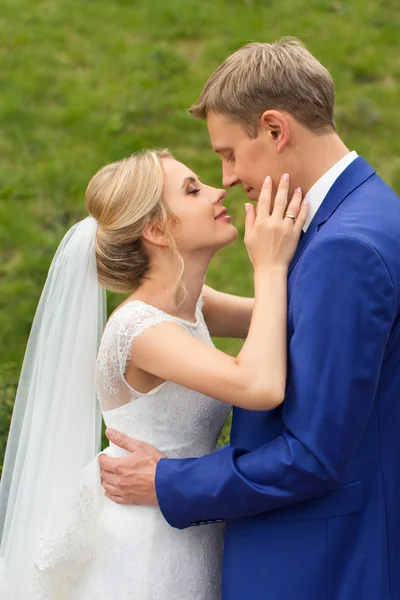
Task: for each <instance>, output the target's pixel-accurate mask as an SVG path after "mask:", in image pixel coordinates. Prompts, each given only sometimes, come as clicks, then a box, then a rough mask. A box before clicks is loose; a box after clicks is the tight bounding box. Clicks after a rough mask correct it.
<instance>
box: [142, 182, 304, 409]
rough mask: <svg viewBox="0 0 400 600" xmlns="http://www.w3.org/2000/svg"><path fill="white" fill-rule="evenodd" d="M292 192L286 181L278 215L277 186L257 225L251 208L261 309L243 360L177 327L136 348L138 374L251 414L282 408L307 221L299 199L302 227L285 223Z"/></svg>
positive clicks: (154, 332)
mask: <svg viewBox="0 0 400 600" xmlns="http://www.w3.org/2000/svg"><path fill="white" fill-rule="evenodd" d="M288 187H289V184H288V182H287V181H283V182H282V183H281V185H280V187H279V189H278V193H277V197H276V199H275V206H274V210H273V211H272V214H271V215H270V206H271V193H272V191H271V183H270V182H268V183H267V184H266V185H265V186H264V188H263V191H262V193H261V195H260V199H259V204H258V211H257V217H256V216H255V213H254V209H253V206H252V205H249V207H250V208H249V211H248V215H247V218H246V235H245V244H246V247H247V250H248V252H249V255H250V259H251V261H252V263H253V265H254V273H255V275H254V283H255V301H254V310H253V316H252V320H251V324H250V329H249V333H248V336H247V339H246V341H245V343H244V345H243V348H242V350H241V351H240V353H239V354H238V356H237V357H236V358H233V357H231V356H229V355H227V354H225V353H223V352H221V351H219V350H217V349H216V348H214V347H212V346H209V345H208V344H205V343H203V342H202V341H200V340H198V339H196V338H194V337H193V336H192V335H190V334H189V333H188V332H187V331H186V330H184V329H183V328H182V327H181V326H179V325H178V324H176V323H161V324H159V325H158V326H157V327H156V328H152V329H149V330H146V331H145V332H143V333H142V334H141V335H140V336H138V337H136V338H134V340H133V341H132V348H131V363H132V364H133V365H134V366H136V367H138V368H140V369H142V370H143V371H146V372H148V373H151V374H153V375H155V376H157V377H159V378H162V379H165V380H169V381H174V382H176V383H178V384H179V385H182V386H184V387H188V388H190V389H193V390H196V391H198V392H201V393H203V394H206V395H208V396H212V397H214V398H217V399H219V400H221V401H223V402H227V403H228V404H233V405H235V406H239V407H242V408H246V409H254V410H265V409H271V408H274V407H275V406H277V405H278V404H280V403H281V402H282V401H283V398H284V392H285V381H286V295H287V268H288V264H289V262H290V260H291V258H292V256H293V254H294V251H295V248H296V246H297V243H298V239H299V236H300V232H301V228H302V226H303V224H304V221H305V218H306V214H307V208H306V207H305V206H304V205H303V206H302V207H301V208H300V204H301V193H300V192H299V191H296V192H295V194H294V196H293V200H292V202H291V204H290V213H291V214H294V215H298V217H297V219H296V223H293V221H292V220H291V219H286V218H285V217H284V214H285V209H286V205H287V194H288Z"/></svg>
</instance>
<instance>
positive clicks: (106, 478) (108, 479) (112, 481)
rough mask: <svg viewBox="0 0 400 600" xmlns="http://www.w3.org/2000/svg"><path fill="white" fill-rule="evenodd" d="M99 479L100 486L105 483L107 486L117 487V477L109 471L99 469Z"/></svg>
mask: <svg viewBox="0 0 400 600" xmlns="http://www.w3.org/2000/svg"><path fill="white" fill-rule="evenodd" d="M100 477H101V482H102V484H103V483H107V485H113V486H116V485H117V477H118V475H116V474H115V473H111V472H110V471H104V470H103V469H101V471H100Z"/></svg>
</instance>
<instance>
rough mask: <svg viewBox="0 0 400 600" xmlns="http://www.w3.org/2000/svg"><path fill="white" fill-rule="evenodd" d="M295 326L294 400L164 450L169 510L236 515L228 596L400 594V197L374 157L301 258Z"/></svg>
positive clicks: (161, 482)
mask: <svg viewBox="0 0 400 600" xmlns="http://www.w3.org/2000/svg"><path fill="white" fill-rule="evenodd" d="M288 336H289V352H290V370H289V374H288V384H287V392H286V398H285V402H284V404H283V406H282V407H280V408H278V409H276V410H273V411H266V412H251V411H246V410H243V409H235V410H234V416H233V426H232V435H231V446H230V447H227V448H224V449H222V450H220V451H217V452H214V453H213V454H210V455H207V456H205V457H202V458H199V459H184V460H169V459H164V460H162V461H160V463H159V465H158V469H157V474H156V488H157V495H158V499H159V503H160V507H161V510H162V512H163V514H164V516H165V518H166V519H167V521H168V522H169V523H170V524H171V525H172V526H174V527H178V528H185V527H188V526H190V525H192V526H193V525H196V524H199V523H205V522H214V521H216V520H226V521H227V526H226V538H225V554H224V568H223V569H224V570H223V599H224V600H244V599H247V598H248V599H250V600H259V599H264V598H265V600H389V599H390V600H400V200H399V198H398V197H397V196H396V195H395V194H394V192H393V191H392V190H391V189H390V188H389V187H388V186H387V185H386V184H385V183H384V182H383V181H382V180H381V179H380V178H379V177H378V176H377V175H376V173H375V171H374V170H373V169H372V168H371V167H370V166H369V165H368V164H367V163H366V162H365V161H364V159H362V158H361V157H359V158H357V159H356V160H355V161H354V162H353V163H352V164H351V165H350V166H349V167H348V168H347V169H346V170H345V171H344V172H343V173H342V175H341V176H340V177H339V179H337V180H336V182H335V183H334V185H333V187H332V188H331V190H330V191H329V193H328V195H327V197H326V198H325V200H324V202H323V203H322V205H321V207H320V209H319V210H318V212H317V214H316V216H315V218H314V219H313V221H312V223H311V225H310V227H309V229H308V231H307V233H306V234H305V235H304V237H303V238H302V240H301V242H300V245H299V247H298V250H297V253H296V255H295V257H294V259H293V261H292V264H291V268H290V275H289V321H288ZM266 368H268V366H267V365H266Z"/></svg>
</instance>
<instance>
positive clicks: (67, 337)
mask: <svg viewBox="0 0 400 600" xmlns="http://www.w3.org/2000/svg"><path fill="white" fill-rule="evenodd" d="M96 231H97V221H96V220H95V219H93V218H92V217H87V218H86V219H84V220H83V221H81V222H79V223H77V224H76V225H74V226H73V227H72V228H71V229H70V230H69V232H68V233H67V234H66V235H65V237H64V239H63V240H62V242H61V244H60V246H59V248H58V250H57V252H56V254H55V257H54V259H53V262H52V264H51V267H50V270H49V274H48V278H47V281H46V284H45V287H44V290H43V292H42V296H41V298H40V301H39V305H38V308H37V312H36V315H35V318H34V321H33V325H32V329H31V333H30V337H29V341H28V345H27V349H26V353H25V357H24V362H23V366H22V371H21V376H20V381H19V386H18V390H17V395H16V399H15V406H14V412H13V417H12V423H11V428H10V433H9V437H8V443H7V449H6V456H5V463H4V469H3V474H2V479H1V483H0V535H1V545H0V597H1V598H7V599H8V600H27V599H28V598H32V599H33V598H35V593H34V592H33V588H32V585H33V583H32V582H33V581H34V579H35V577H37V576H38V574H39V575H40V572H41V562H40V561H41V557H40V552H39V554H38V550H40V540H41V539H42V537H43V535H45V532H46V531H47V532H54V531H57V530H60V531H68V522H69V520H70V519H73V518H75V517H74V515H72V514H69V512H71V510H73V503H72V504H71V501H70V500H71V498H72V495H73V494H74V493H76V489H77V487H76V481H77V479H81V478H82V474H83V473H86V477H91V476H92V475H93V474H95V475H96V476H97V473H96V472H95V471H96V466H95V465H97V460H95V459H96V455H97V453H98V452H99V450H100V437H101V412H100V407H99V405H98V402H97V398H96V389H95V368H96V357H97V352H98V348H99V344H100V340H101V336H102V333H103V330H104V326H105V322H106V297H105V290H104V289H103V288H102V287H101V286H100V285H99V283H98V278H97V268H96V259H95V239H96ZM88 465H91V466H90V471H89V472H88ZM89 487H90V486H89ZM89 500H90V499H89ZM91 508H92V510H95V507H91ZM85 535H87V532H86V533H85ZM84 537H85V536H83V538H84ZM47 539H49V538H47ZM81 542H82V543H73V544H71V547H72V546H73V548H74V550H73V551H74V553H75V555H74V557H69V558H70V559H71V560H70V563H71V564H74V563H75V564H76V563H79V562H80V561H85V560H86V559H87V556H86V555H85V551H86V546H85V541H84V539H82V540H81ZM53 555H54V556H56V553H55V554H54V553H53ZM57 597H58V596H57ZM61 597H62V596H61V595H60V598H61Z"/></svg>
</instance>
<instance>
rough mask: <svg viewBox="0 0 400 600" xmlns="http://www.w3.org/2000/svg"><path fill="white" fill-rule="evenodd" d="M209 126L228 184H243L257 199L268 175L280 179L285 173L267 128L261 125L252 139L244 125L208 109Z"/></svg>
mask: <svg viewBox="0 0 400 600" xmlns="http://www.w3.org/2000/svg"><path fill="white" fill-rule="evenodd" d="M207 126H208V132H209V134H210V139H211V144H212V147H213V150H214V152H217V154H219V155H220V157H221V159H222V183H223V185H224V186H225V187H233V186H234V185H242V186H243V188H244V190H245V191H246V193H247V195H248V197H249V199H250V200H258V196H259V195H260V191H261V186H262V183H263V181H264V179H265V177H266V176H267V175H270V176H271V177H272V180H273V181H274V182H278V181H279V179H280V177H281V175H282V173H283V171H282V165H281V161H280V160H279V159H280V158H281V157H280V155H279V153H278V152H277V149H276V143H274V140H273V137H272V136H271V132H270V131H269V130H268V129H266V128H262V127H261V128H260V130H259V134H258V136H257V137H256V138H255V139H252V138H250V137H249V135H248V133H247V132H246V130H245V129H244V127H243V126H242V125H240V124H238V123H234V122H232V121H230V120H229V119H228V118H227V117H226V116H225V115H222V114H218V113H214V112H210V113H208V115H207Z"/></svg>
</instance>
